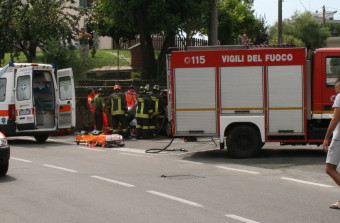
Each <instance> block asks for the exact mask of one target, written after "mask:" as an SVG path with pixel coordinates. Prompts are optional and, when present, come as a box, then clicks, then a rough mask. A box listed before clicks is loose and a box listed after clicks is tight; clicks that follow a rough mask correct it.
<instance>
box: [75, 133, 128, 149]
mask: <svg viewBox="0 0 340 223" xmlns="http://www.w3.org/2000/svg"><path fill="white" fill-rule="evenodd" d="M75 142H76V143H77V145H79V144H80V143H86V146H88V147H95V146H101V147H102V148H111V147H114V146H116V147H117V146H119V147H122V146H125V142H124V138H123V136H122V135H119V134H91V133H90V134H78V135H77V136H76V140H75Z"/></svg>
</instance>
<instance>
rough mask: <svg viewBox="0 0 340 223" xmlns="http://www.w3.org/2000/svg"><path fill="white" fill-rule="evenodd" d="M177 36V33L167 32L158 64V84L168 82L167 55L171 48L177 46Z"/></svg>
mask: <svg viewBox="0 0 340 223" xmlns="http://www.w3.org/2000/svg"><path fill="white" fill-rule="evenodd" d="M175 36H176V32H175V31H171V32H167V34H166V36H165V39H164V43H163V46H162V49H161V52H160V53H159V56H158V59H157V62H158V74H159V77H158V82H159V81H160V82H166V72H167V67H166V54H167V53H168V52H167V51H168V49H169V47H174V46H175Z"/></svg>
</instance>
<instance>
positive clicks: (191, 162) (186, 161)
mask: <svg viewBox="0 0 340 223" xmlns="http://www.w3.org/2000/svg"><path fill="white" fill-rule="evenodd" d="M176 161H177V162H182V163H190V164H196V165H201V164H204V163H200V162H195V161H189V160H176Z"/></svg>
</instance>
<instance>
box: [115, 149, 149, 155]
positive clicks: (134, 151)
mask: <svg viewBox="0 0 340 223" xmlns="http://www.w3.org/2000/svg"><path fill="white" fill-rule="evenodd" d="M110 150H115V151H121V152H131V153H139V154H145V150H141V149H130V148H112V149H110Z"/></svg>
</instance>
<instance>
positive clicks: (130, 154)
mask: <svg viewBox="0 0 340 223" xmlns="http://www.w3.org/2000/svg"><path fill="white" fill-rule="evenodd" d="M120 154H122V155H128V156H138V157H151V156H145V155H139V154H133V153H120Z"/></svg>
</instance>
